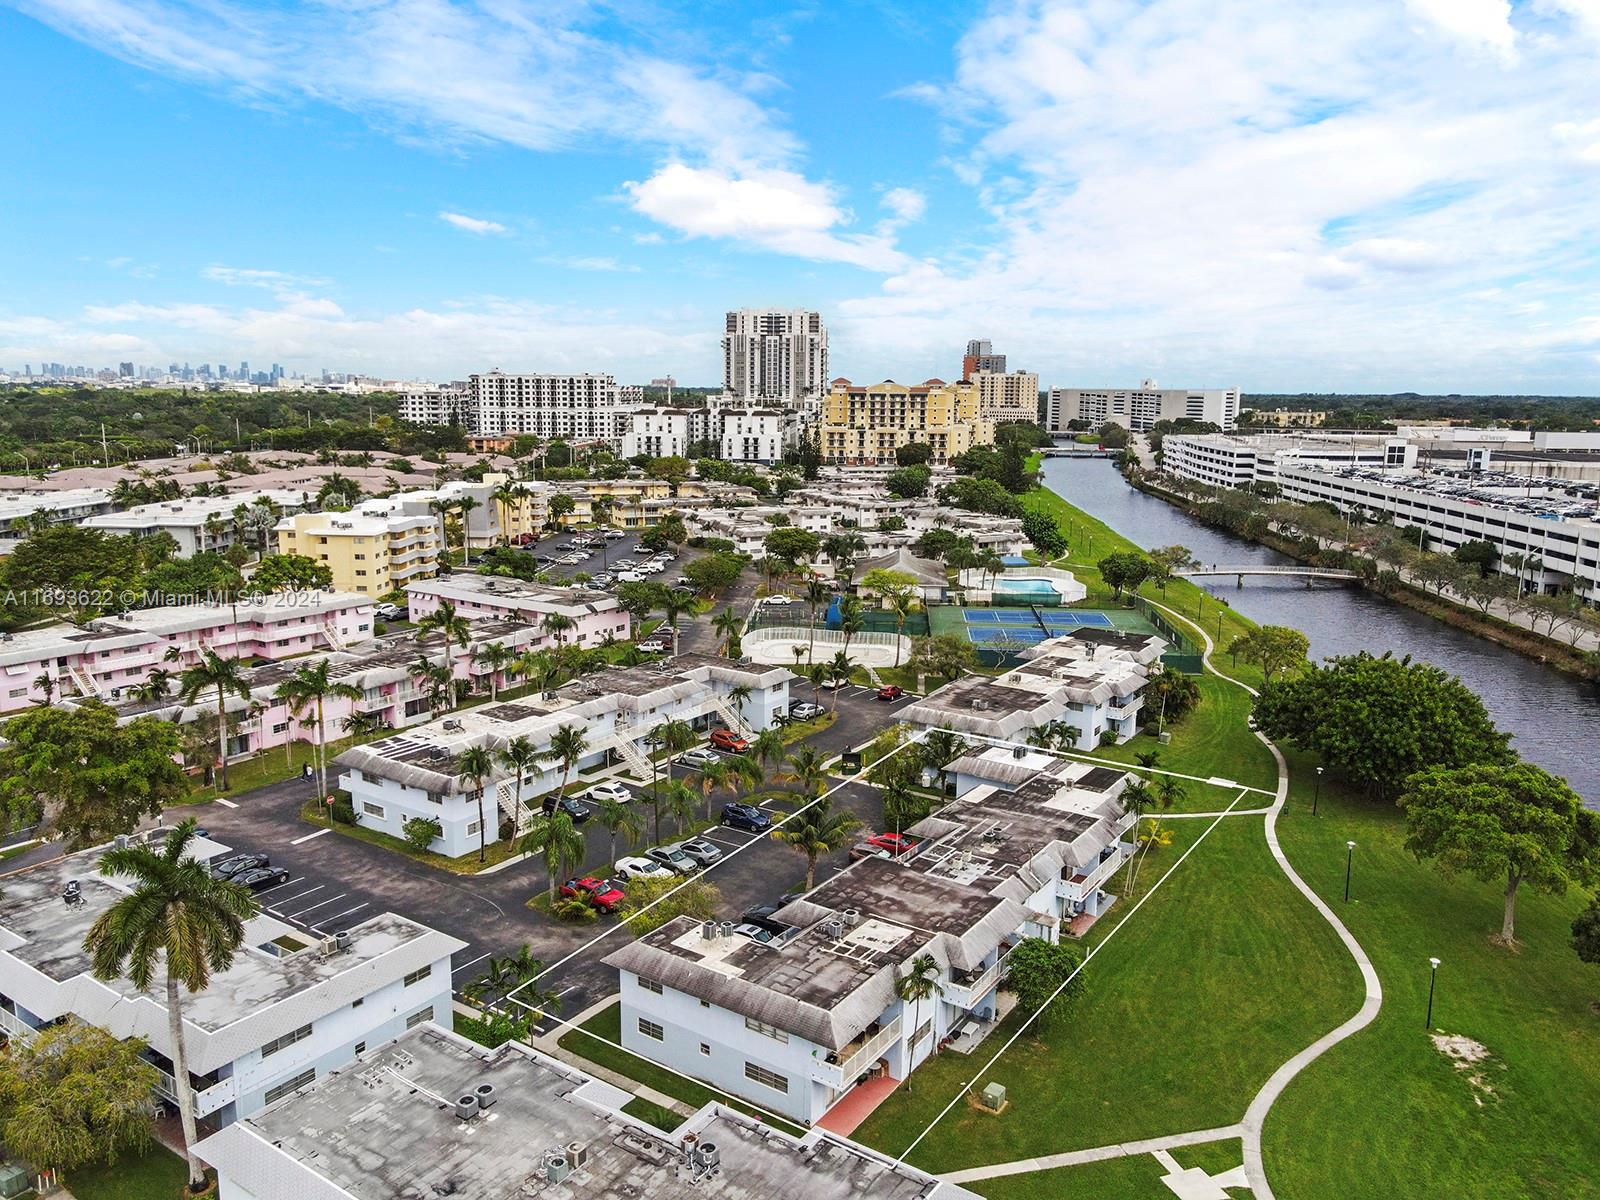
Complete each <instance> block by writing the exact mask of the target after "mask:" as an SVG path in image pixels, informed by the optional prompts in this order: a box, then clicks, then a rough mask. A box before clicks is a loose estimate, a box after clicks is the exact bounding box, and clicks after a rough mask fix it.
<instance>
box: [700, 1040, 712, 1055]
mask: <svg viewBox="0 0 1600 1200" xmlns="http://www.w3.org/2000/svg"><path fill="white" fill-rule="evenodd" d="M700 1053H701V1054H704V1055H706V1056H707V1057H708V1058H709V1057H710V1055H711V1047H710V1046H708V1045H706V1044H705V1043H704V1042H701V1043H700Z"/></svg>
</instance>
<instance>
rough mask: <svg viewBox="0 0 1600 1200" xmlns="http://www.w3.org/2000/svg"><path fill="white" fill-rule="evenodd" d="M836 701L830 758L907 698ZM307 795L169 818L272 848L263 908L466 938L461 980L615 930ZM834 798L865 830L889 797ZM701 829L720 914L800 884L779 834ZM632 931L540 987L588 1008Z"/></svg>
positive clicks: (607, 986)
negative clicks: (402, 923) (461, 870)
mask: <svg viewBox="0 0 1600 1200" xmlns="http://www.w3.org/2000/svg"><path fill="white" fill-rule="evenodd" d="M795 696H796V697H797V698H801V699H809V698H810V689H809V688H797V689H796V690H795ZM822 701H823V704H824V705H825V706H828V705H832V704H833V699H832V698H831V697H830V696H829V695H828V694H827V693H824V694H823V697H822ZM837 703H838V718H839V719H838V720H837V721H836V722H835V723H834V724H833V725H831V726H830V727H828V728H827V729H824V730H821V731H819V732H818V733H816V734H814V735H812V736H811V737H810V738H809V739H807V740H808V741H809V742H810V743H811V744H812V745H815V746H816V747H817V748H818V749H819V750H821V751H823V752H824V753H825V754H827V755H829V756H832V755H836V754H839V753H841V752H842V751H844V750H846V749H849V748H851V747H852V746H857V745H860V744H862V743H864V742H866V741H868V740H870V739H871V738H872V737H873V736H874V734H876V733H877V732H878V731H879V730H880V729H882V728H884V727H885V726H887V725H888V724H890V723H891V722H892V721H893V720H894V717H895V714H896V712H897V711H898V710H899V709H900V708H901V707H902V706H903V703H904V702H901V703H897V704H888V703H883V702H880V701H878V700H876V698H875V693H874V692H873V690H872V689H870V688H863V687H846V688H842V689H840V692H839V695H838V701H837ZM674 770H675V771H677V772H679V773H680V774H681V775H682V776H683V777H684V778H685V779H691V780H692V778H693V777H694V776H695V775H696V773H695V772H694V771H693V770H692V769H690V768H684V767H678V768H674ZM311 795H312V791H311V787H310V785H309V784H308V783H307V782H306V781H305V780H302V779H298V778H296V779H292V780H288V781H286V782H284V783H279V784H272V785H270V786H267V787H264V788H260V789H257V790H256V791H254V792H248V793H240V794H238V795H236V796H233V797H230V798H228V799H226V800H219V801H213V802H210V803H208V804H204V805H196V806H191V807H187V808H182V809H174V810H171V811H170V812H169V814H168V816H167V819H168V820H169V821H175V820H178V819H181V818H182V817H185V816H194V817H196V818H197V819H199V821H200V822H201V823H202V824H203V825H204V826H205V827H206V828H207V830H208V831H209V832H210V835H211V836H212V837H213V838H215V839H216V840H217V841H219V842H221V843H223V844H224V845H227V846H229V847H230V848H231V849H232V850H233V851H234V852H235V853H243V852H258V853H265V854H267V855H269V856H270V858H271V861H272V865H273V866H277V867H286V868H288V870H289V873H290V875H289V879H288V880H287V881H286V882H284V883H282V884H280V885H278V886H276V887H273V888H269V889H267V890H265V891H263V892H261V893H259V899H260V902H261V904H262V906H263V908H264V909H265V910H266V911H267V912H269V913H270V914H272V915H273V916H276V917H279V918H280V919H282V920H285V921H288V922H290V923H291V924H294V925H298V926H300V927H301V928H303V929H305V930H307V931H308V932H311V933H314V934H327V933H333V932H336V931H338V930H340V929H344V928H348V927H350V926H351V925H354V924H357V923H358V922H360V921H363V920H365V919H366V918H368V917H371V916H373V915H376V914H377V913H380V912H385V911H393V912H397V913H400V914H401V915H403V916H408V917H411V918H413V919H414V920H417V921H420V922H422V923H424V924H427V925H431V926H433V927H434V928H436V929H439V930H442V931H443V932H445V933H448V934H450V935H452V936H454V937H457V938H459V939H461V940H462V941H463V942H466V943H467V946H466V948H465V949H463V950H461V951H458V952H457V954H456V956H455V962H454V982H455V985H456V987H457V988H460V987H461V986H463V985H464V984H466V983H468V982H470V981H471V980H472V979H474V978H475V977H476V976H477V975H479V974H480V973H481V972H482V971H483V970H484V960H485V959H486V958H487V957H488V956H489V955H490V954H496V955H508V954H514V953H516V951H517V950H518V949H519V948H520V947H521V946H522V945H523V944H527V945H528V946H530V947H531V948H532V950H533V953H534V955H535V956H536V957H538V958H540V959H541V960H543V961H544V962H546V963H554V962H555V961H557V960H558V959H561V958H563V957H564V956H566V955H568V954H571V953H573V952H574V951H576V950H578V949H579V948H580V947H583V946H584V945H585V944H586V943H588V942H590V941H591V940H593V939H594V938H596V937H597V936H599V935H601V934H604V933H605V932H606V931H607V930H608V929H614V928H616V925H617V922H616V920H615V918H611V917H606V916H602V917H601V918H600V919H599V920H598V922H595V923H585V924H579V925H570V924H564V923H562V922H559V921H556V920H553V919H551V918H550V917H548V916H545V915H543V914H540V913H537V912H535V911H533V910H531V909H529V908H528V907H527V901H528V899H529V898H530V897H531V896H534V895H537V894H539V893H541V892H542V891H544V889H545V888H546V886H547V882H548V877H547V874H546V871H545V868H544V865H543V863H542V862H539V861H534V860H524V861H518V862H514V863H512V864H511V865H509V866H506V867H504V868H502V869H498V870H495V871H493V872H492V873H485V874H479V875H455V874H452V873H449V872H446V871H442V870H438V869H435V868H432V867H428V866H426V865H423V864H421V863H417V862H414V861H413V860H411V859H409V858H406V857H404V856H403V855H400V854H396V853H394V852H392V851H390V850H387V849H384V848H383V847H380V846H374V845H370V844H368V843H366V842H362V841H358V840H356V839H355V838H351V837H347V836H344V835H343V834H339V833H336V832H333V831H331V830H328V829H326V828H314V827H312V826H310V825H308V824H306V823H304V822H302V821H301V820H300V819H299V813H300V810H301V808H302V806H303V805H304V804H305V802H306V800H308V799H309V798H310V797H311ZM727 799H728V797H727V795H726V793H724V794H722V795H719V796H717V797H716V798H715V799H714V800H713V802H712V804H713V812H715V811H717V810H720V808H721V806H722V805H723V804H724V803H727ZM834 800H835V803H837V804H839V805H840V806H842V807H845V808H848V809H849V810H850V811H851V812H853V813H855V814H856V815H857V816H858V817H859V818H861V820H862V821H863V823H864V825H866V826H870V827H871V828H870V829H866V830H864V831H863V833H864V834H865V833H868V832H876V831H877V829H878V828H879V827H880V822H881V819H882V803H881V801H880V799H879V797H878V793H877V791H876V789H874V788H872V787H869V786H866V785H864V784H860V783H850V784H846V785H845V786H843V787H841V788H840V789H839V791H838V792H836V793H835V795H834ZM769 807H770V805H769ZM641 811H642V813H643V814H644V815H645V819H646V835H647V836H646V840H644V841H641V843H640V844H639V846H638V847H636V848H634V849H631V850H630V849H628V848H626V846H625V844H619V846H618V851H617V853H618V856H619V857H621V856H623V855H625V854H630V853H640V852H642V851H643V850H644V849H646V848H648V846H649V845H651V844H652V843H651V842H650V841H649V840H648V832H649V824H650V816H649V808H648V806H644V807H643V808H642V809H641ZM701 811H702V812H703V811H704V808H703V806H702V809H701ZM662 834H663V841H672V840H675V839H674V836H673V835H672V833H671V832H670V826H667V825H666V823H665V822H664V827H663V830H662ZM702 836H704V837H705V838H706V839H707V840H709V841H711V842H712V843H713V844H714V845H716V846H717V847H718V848H719V849H721V850H722V851H723V854H724V858H723V860H722V861H721V862H719V863H717V864H715V865H714V866H712V867H711V868H710V869H709V870H708V871H707V873H706V877H707V878H708V880H709V881H710V882H712V883H714V884H716V885H717V887H718V888H719V889H720V890H721V892H722V896H723V905H722V912H721V913H720V914H719V915H720V916H722V917H723V918H728V919H732V918H737V917H738V916H739V914H740V913H742V912H744V911H745V910H746V909H747V908H750V907H753V906H755V905H758V904H764V903H768V902H771V901H773V900H776V899H777V898H778V897H779V896H781V895H782V894H783V893H784V892H785V891H786V890H788V889H791V888H794V887H797V886H799V885H800V884H801V883H802V882H803V881H804V878H805V858H804V856H803V855H801V854H799V853H797V852H796V851H794V850H791V849H789V848H788V847H786V846H784V845H782V844H781V843H779V842H776V841H774V840H773V839H771V838H768V837H763V836H761V835H757V834H752V833H746V832H743V831H739V830H734V829H730V828H726V827H718V828H715V829H712V830H709V831H708V832H707V833H705V834H703V835H702ZM585 839H586V842H587V846H588V855H587V858H586V860H585V861H586V862H587V863H588V864H589V865H590V867H592V868H593V869H595V870H597V871H598V870H602V869H605V868H606V867H609V865H610V861H609V858H608V840H609V839H608V835H607V832H606V830H605V829H604V828H603V827H601V826H600V825H599V823H598V822H594V821H591V822H589V823H588V825H587V826H585ZM847 862H848V855H847V850H840V851H839V852H837V853H835V854H833V855H830V856H828V857H827V858H826V859H824V860H822V861H820V862H819V863H818V867H817V878H818V881H819V882H820V881H821V880H823V879H826V878H827V877H829V876H830V875H832V874H833V873H834V872H836V871H838V870H839V869H841V868H842V867H844V866H845V865H846V864H847ZM626 936H627V935H626V934H625V933H623V932H621V931H618V932H616V933H615V934H613V935H611V936H609V937H606V938H604V939H603V940H602V941H600V942H599V943H598V944H597V945H595V946H593V947H592V948H590V949H588V950H586V951H585V952H583V953H582V954H580V955H578V956H577V957H576V958H574V959H573V961H572V962H570V963H568V964H566V965H564V966H562V967H561V968H559V969H558V970H556V971H554V972H552V974H551V975H550V976H549V977H548V978H546V979H545V980H543V981H542V985H543V986H547V987H550V988H551V989H553V990H554V991H556V992H558V993H560V994H561V996H562V1007H561V1012H562V1013H565V1014H572V1013H576V1012H580V1011H582V1010H583V1009H584V1008H586V1007H587V1006H588V1005H590V1004H591V1003H593V1002H594V1001H596V1000H598V999H600V998H602V997H603V996H605V995H607V994H609V993H610V992H612V991H614V990H615V975H614V974H613V972H612V971H611V970H610V968H608V967H605V966H604V965H603V964H602V963H601V961H600V960H601V959H603V958H604V957H605V955H606V954H607V953H609V951H610V949H611V948H612V947H613V946H614V945H618V944H620V942H621V939H623V938H624V937H626Z"/></svg>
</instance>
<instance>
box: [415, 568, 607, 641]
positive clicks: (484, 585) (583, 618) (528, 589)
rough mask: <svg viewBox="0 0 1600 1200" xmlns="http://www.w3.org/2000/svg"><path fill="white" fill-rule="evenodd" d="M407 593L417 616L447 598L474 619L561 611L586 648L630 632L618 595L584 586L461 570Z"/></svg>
mask: <svg viewBox="0 0 1600 1200" xmlns="http://www.w3.org/2000/svg"><path fill="white" fill-rule="evenodd" d="M406 595H407V597H408V599H409V603H410V609H409V611H410V614H411V619H412V620H413V621H419V620H421V619H422V618H423V617H425V616H427V615H428V614H429V613H432V612H436V611H438V608H439V603H440V601H443V600H448V601H449V602H450V603H451V604H453V605H455V608H456V612H458V613H460V614H461V615H462V616H464V617H467V618H468V619H472V620H477V619H488V620H495V621H519V622H523V623H525V624H529V625H539V624H540V623H541V622H542V621H543V620H544V618H545V617H546V616H547V615H548V614H551V613H559V614H560V615H561V616H564V617H566V618H567V619H568V620H570V621H571V622H572V628H571V629H570V630H568V631H567V632H565V633H563V634H562V635H561V639H562V641H564V642H565V643H566V644H567V645H569V646H582V647H583V648H584V649H586V650H587V649H592V648H593V647H595V646H600V645H603V644H604V643H605V642H606V640H607V639H608V638H612V639H615V640H618V641H622V640H626V638H627V637H628V632H629V629H628V614H627V613H626V612H625V611H623V609H622V607H621V606H620V605H619V604H618V603H617V598H616V597H615V596H611V595H607V594H606V593H605V592H591V591H586V590H585V589H583V588H564V587H550V586H547V585H546V584H542V583H526V582H524V581H522V580H520V579H503V578H500V577H498V576H492V575H466V574H461V575H449V576H443V577H440V578H437V579H423V580H418V581H417V582H416V583H413V584H410V585H409V586H408V587H407V588H406Z"/></svg>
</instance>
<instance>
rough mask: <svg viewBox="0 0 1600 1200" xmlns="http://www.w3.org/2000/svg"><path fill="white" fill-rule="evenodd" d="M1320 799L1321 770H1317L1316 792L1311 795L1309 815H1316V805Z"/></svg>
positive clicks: (1319, 768)
mask: <svg viewBox="0 0 1600 1200" xmlns="http://www.w3.org/2000/svg"><path fill="white" fill-rule="evenodd" d="M1321 799H1322V768H1321V767H1318V768H1317V790H1316V791H1314V792H1312V793H1311V815H1312V816H1313V817H1314V816H1316V815H1317V803H1318V802H1319V801H1320V800H1321Z"/></svg>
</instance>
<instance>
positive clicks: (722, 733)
mask: <svg viewBox="0 0 1600 1200" xmlns="http://www.w3.org/2000/svg"><path fill="white" fill-rule="evenodd" d="M711 744H712V745H713V746H715V747H716V748H717V749H718V750H724V751H726V752H727V753H729V754H743V753H744V752H745V751H746V750H748V749H750V743H749V742H747V741H746V740H745V739H744V738H742V737H740V736H739V735H738V734H737V733H735V732H734V731H733V730H731V729H713V730H712V731H711Z"/></svg>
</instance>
